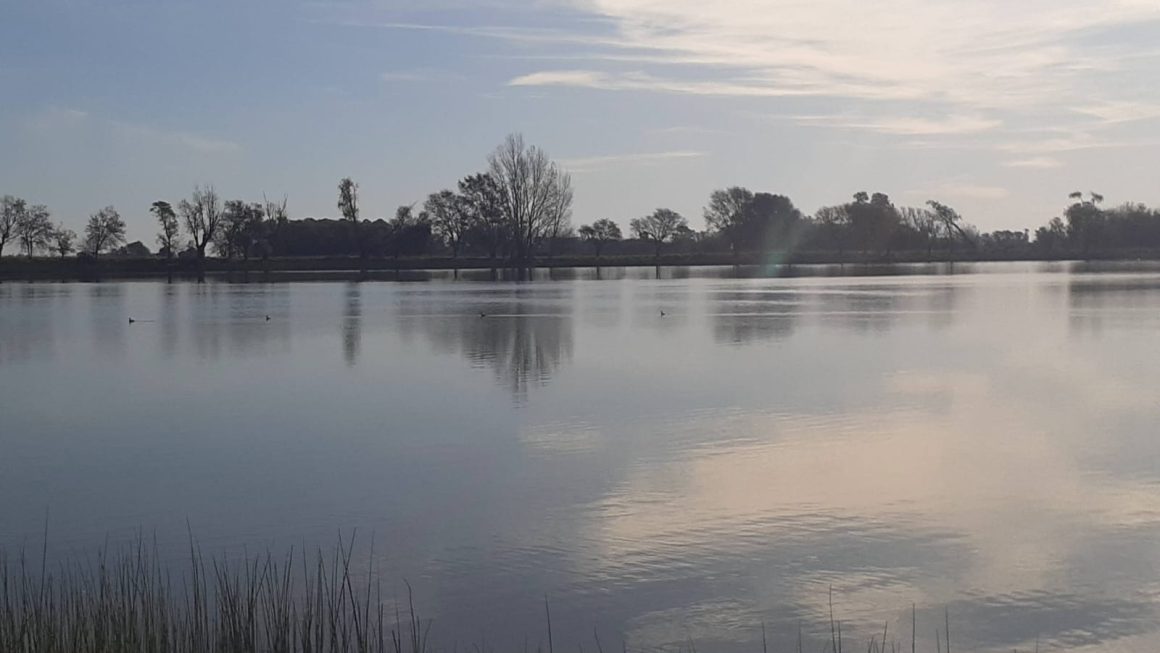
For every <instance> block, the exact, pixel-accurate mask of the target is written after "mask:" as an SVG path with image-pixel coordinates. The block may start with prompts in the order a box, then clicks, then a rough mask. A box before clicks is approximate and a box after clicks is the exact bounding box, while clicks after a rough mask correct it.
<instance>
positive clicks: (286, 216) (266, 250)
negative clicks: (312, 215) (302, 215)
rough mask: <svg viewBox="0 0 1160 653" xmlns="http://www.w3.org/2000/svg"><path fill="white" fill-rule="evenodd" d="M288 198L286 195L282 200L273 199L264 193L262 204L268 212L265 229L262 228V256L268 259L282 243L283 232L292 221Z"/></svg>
mask: <svg viewBox="0 0 1160 653" xmlns="http://www.w3.org/2000/svg"><path fill="white" fill-rule="evenodd" d="M287 203H288V200H287V198H286V196H285V195H283V196H282V201H280V202H279V201H275V200H271V199H269V198H267V197H266V195H265V193H263V194H262V204H263V208H264V209H265V212H266V223H265V229H263V230H262V243H261V248H262V258H263V259H266V258H267V257H269V256H270V255H271V254H272V253H274V251H275V250H276V249H277V248H278V247H279V246H280V245H281V243H282V234H283V232H284V230H285V228H286V224H287V223H288V222H289V221H290V213H289V211H288V210H287V209H286V206H287Z"/></svg>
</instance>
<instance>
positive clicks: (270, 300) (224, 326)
mask: <svg viewBox="0 0 1160 653" xmlns="http://www.w3.org/2000/svg"><path fill="white" fill-rule="evenodd" d="M186 287H187V289H188V291H189V294H188V295H187V299H186V303H187V304H188V306H189V310H190V317H189V321H190V328H191V329H192V330H193V331H192V332H193V345H194V349H195V351H196V352H197V355H198V356H199V357H201V358H207V359H217V358H220V357H221V355H222V344H223V341H224V342H225V343H226V345H227V346H228V347H229V351H230V353H231V354H232V355H249V354H255V353H261V352H262V351H264V350H265V348H266V347H267V346H268V345H270V344H272V343H285V342H287V341H288V340H289V336H290V334H289V326H288V324H287V321H286V315H287V305H288V303H289V301H288V298H287V296H288V292H289V291H288V289H287V288H286V287H284V286H282V287H279V286H271V285H269V284H262V285H256V284H244V285H243V284H218V283H199V284H193V285H188V286H186ZM271 313H273V314H275V316H277V317H275V318H274V319H271V320H270V321H266V316H267V315H270V314H271Z"/></svg>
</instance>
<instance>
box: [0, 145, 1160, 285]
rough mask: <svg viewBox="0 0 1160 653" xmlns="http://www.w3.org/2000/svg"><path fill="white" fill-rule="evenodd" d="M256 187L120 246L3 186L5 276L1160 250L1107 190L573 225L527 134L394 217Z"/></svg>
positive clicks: (166, 220) (551, 165)
mask: <svg viewBox="0 0 1160 653" xmlns="http://www.w3.org/2000/svg"><path fill="white" fill-rule="evenodd" d="M261 197H262V201H261V202H254V201H249V200H245V199H234V200H223V198H221V197H220V196H219V195H218V193H217V191H216V190H215V189H214V187H213V186H211V185H199V186H196V187H195V188H194V190H193V192H192V194H191V195H190V196H189V197H188V198H185V199H180V200H178V201H177V202H174V203H171V202H169V201H167V200H157V201H155V202H153V203H152V204H151V205H150V206H149V207H139V208H140V210H141V212H142V213H144V212H146V211H147V212H148V213H149V214H150V216H151V218H152V219H153V220H154V221H155V224H156V227H157V232H156V238H155V242H156V245H157V247H158V250H157V252H156V253H154V252H152V251H151V250H150V248H149V247H148V246H147V245H145V244H144V243H142V242H141V241H136V242H133V243H128V244H126V242H125V241H126V238H125V236H126V224H125V221H124V219H122V217H121V214H120V213H119V212H118V211H117V209H116V208H114V207H112V206H107V207H105V208H102V209H100V210H99V211H97V212H95V213H93V214H92V215H91V216H90V217H89V220H88V222H87V224H86V226H85V229H84V233H83V234H82V237H78V235H77V234H76V233H74V232H72V231H71V230H69V229H67V228H65V227H64V226H63V225H60V224H57V223H54V222H53V221H52V214H51V212H50V211H49V209H48V207H47V206H45V205H43V204H34V203H31V202H29V201H26V200H24V199H22V198H19V197H15V196H12V195H4V196H2V197H0V256H2V255H4V254H5V253H6V252H5V246H6V245H9V244H10V245H14V246H15V249H16V252H17V255H16V256H12V255H8V256H4V258H3V259H0V279H5V278H7V279H13V278H17V279H19V278H58V279H59V278H72V279H99V278H101V277H106V276H107V277H117V276H119V277H135V276H143V277H160V276H164V277H167V278H169V279H173V278H175V277H191V276H192V277H195V278H197V279H198V280H203V279H204V278H205V275H206V274H207V273H210V274H219V273H229V272H242V273H243V274H245V273H249V272H255V271H258V272H304V271H313V272H337V271H357V272H358V273H359V276H358V277H357V278H360V279H361V278H366V279H370V278H384V275H382V274H377V275H372V273H373V272H377V273H382V272H384V271H390V272H395V273H396V274H395V278H401V277H400V275H398V274H397V273H398V272H399V271H402V270H442V269H445V270H467V269H476V270H478V269H483V270H496V271H501V270H502V271H507V272H505V273H504V274H502V275H498V274H497V275H493V276H496V278H503V279H523V278H529V277H530V276H531V274H530V272H531V270H533V269H536V268H549V269H554V268H559V267H586V268H602V267H621V266H654V267H662V266H698V265H718V266H720V265H724V266H744V265H763V266H773V265H777V266H782V267H783V268H784V267H786V266H792V265H799V264H801V265H807V264H852V263H867V264H872V263H886V264H889V263H925V262H951V261H954V262H958V261H972V262H974V261H1041V260H1042V261H1058V260H1137V259H1150V260H1155V259H1160V210H1158V209H1153V208H1150V207H1148V206H1145V205H1143V204H1135V203H1124V204H1121V205H1118V206H1113V207H1106V206H1105V204H1104V197H1103V196H1102V195H1100V194H1099V193H1095V192H1088V193H1084V192H1079V191H1077V192H1073V193H1071V194H1070V195H1068V197H1067V204H1066V205H1065V206H1064V208H1063V210H1062V212H1061V213H1060V215H1059V216H1056V217H1053V218H1051V219H1050V220H1049V221H1048V222H1047V224H1045V225H1043V226H1041V227H1039V228H1037V229H1035V230H1034V232H1032V230H1031V229H1023V230H997V231H992V232H988V233H984V232H982V231H980V230H979V229H977V228H975V227H974V226H972V225H971V224H970V223H969V222H968V221H967V220H965V219H964V218H963V216H961V215H960V214H959V213H958V211H956V210H955V209H954V208H952V207H950V206H948V205H946V204H944V203H942V202H940V201H938V200H937V199H929V200H927V201H926V202H925V203H922V204H921V205H919V206H902V205H897V204H895V203H894V202H893V201H892V200H891V199H890V197H889V196H888V195H887V194H885V193H881V192H874V193H871V192H866V191H859V192H857V193H854V194H853V195H852V196H851V199H850V200H848V201H846V202H843V203H840V204H835V205H832V206H822V207H819V208H818V209H816V210H815V211H814V212H813V213H812V214H806V213H804V212H802V211H801V210H800V209H799V208H798V207H796V206H795V205H794V203H793V201H792V200H791V199H790V198H789V197H788V196H786V195H781V194H777V193H769V192H754V191H751V190H749V189H747V188H742V187H738V186H734V187H728V188H722V189H717V190H714V191H712V193H710V195H709V198H708V201H707V203H706V205H705V206H704V208H703V218H704V224H705V228H704V229H703V230H699V231H698V230H694V229H692V228H690V226H689V221H688V220H687V219H686V218H685V216H682V215H680V214H679V213H677V212H675V211H673V210H671V209H668V208H663V207H662V208H658V209H656V210H654V211H653V212H651V213H649V214H647V215H644V216H641V217H636V218H632V219H629V220H627V222H626V223H627V226H628V233H627V234H626V233H622V222H618V221H617V220H614V219H611V218H610V217H598V216H591V217H592V218H595V219H593V220H592V221H591V222H590V223H588V224H580V221H578V220H575V219H574V216H573V210H572V200H573V186H572V178H571V176H570V175H569V174H568V172H567V171H566V170H564V169H563V168H562V167H561V166H560V165H558V164H557V163H556V162H555V161H553V160H552V159H551V158H549V157H548V155H547V154H546V153H545V152H544V151H543V150H541V149H540V148H538V147H536V146H529V145H527V144H525V143H524V140H523V137H522V136H520V135H518V134H513V135H510V136H508V137H507V139H505V140H504V142H503V143H501V144H500V145H499V147H497V148H496V149H495V150H494V151H493V152H492V153H491V155H490V156H488V157H487V165H486V168H485V169H484V171H483V172H478V173H475V174H471V175H468V176H466V177H463V178H462V179H460V180H459V181H458V182H457V184H456V185H455V187H454V189H444V190H440V191H436V192H434V193H431V194H429V195H428V196H427V197H426V198H425V199H424V200H421V201H417V202H414V203H412V204H405V205H402V206H399V207H398V208H397V209H396V210H395V213H394V217H392V218H386V217H367V216H366V215H365V213H366V212H364V210H363V207H362V206H361V204H360V196H359V185H358V184H357V183H356V182H355V181H354V180H353V179H351V178H349V177H345V178H343V179H341V180H340V181H339V182H338V186H337V202H336V204H335V209H336V211H337V213H336V216H337V217H333V218H330V217H321V218H315V217H305V218H301V219H292V218H291V217H290V209H289V203H288V200H287V198H285V197H283V198H282V199H280V200H275V201H272V200H270V199H269V198H267V197H266V195H265V194H264V193H263V194H262V195H261ZM616 217H617V218H618V219H620V220H621V221H624V219H625V218H627V216H616ZM9 251H11V248H10V250H9ZM46 253H47V254H48V256H43V255H44V254H46ZM38 256H41V258H37V257H38ZM508 272H511V273H514V274H509V273H508Z"/></svg>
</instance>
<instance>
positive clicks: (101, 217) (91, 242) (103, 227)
mask: <svg viewBox="0 0 1160 653" xmlns="http://www.w3.org/2000/svg"><path fill="white" fill-rule="evenodd" d="M124 242H125V221H124V220H122V219H121V214H120V213H117V209H115V208H113V207H111V206H106V207H105V208H103V209H101V210H100V211H97V212H96V213H94V214H92V215H91V216H89V223H88V225H87V226H85V249H86V250H87V251H88V252H89V253H90V254H92V255H93V256H100V255H101V252H103V251H105V250H106V249H112V248H114V247H116V246H117V245H121V244H123V243H124Z"/></svg>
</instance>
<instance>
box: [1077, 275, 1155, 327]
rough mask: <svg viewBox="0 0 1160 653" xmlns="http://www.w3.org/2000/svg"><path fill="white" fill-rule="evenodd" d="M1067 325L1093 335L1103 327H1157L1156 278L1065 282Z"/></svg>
mask: <svg viewBox="0 0 1160 653" xmlns="http://www.w3.org/2000/svg"><path fill="white" fill-rule="evenodd" d="M1067 300H1068V307H1069V309H1070V310H1069V312H1068V324H1069V325H1070V327H1071V329H1072V330H1074V331H1076V332H1083V333H1093V334H1097V333H1099V332H1100V331H1102V330H1103V329H1104V328H1105V327H1148V328H1157V327H1160V312H1158V311H1157V310H1156V308H1157V307H1160V279H1157V278H1155V277H1139V278H1119V279H1117V278H1114V277H1112V278H1103V279H1101V278H1097V277H1090V276H1089V277H1086V278H1085V277H1073V278H1071V279H1069V280H1068V283H1067Z"/></svg>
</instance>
